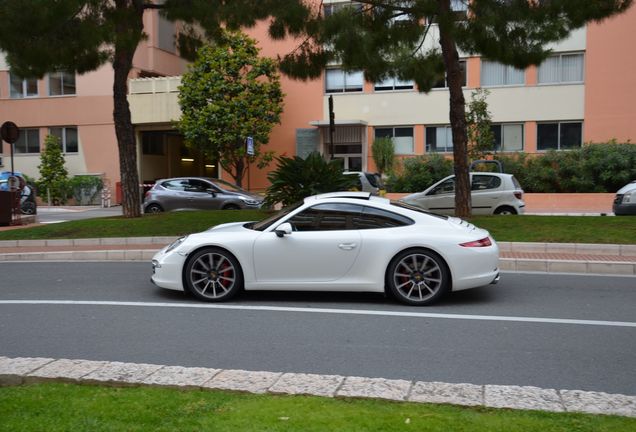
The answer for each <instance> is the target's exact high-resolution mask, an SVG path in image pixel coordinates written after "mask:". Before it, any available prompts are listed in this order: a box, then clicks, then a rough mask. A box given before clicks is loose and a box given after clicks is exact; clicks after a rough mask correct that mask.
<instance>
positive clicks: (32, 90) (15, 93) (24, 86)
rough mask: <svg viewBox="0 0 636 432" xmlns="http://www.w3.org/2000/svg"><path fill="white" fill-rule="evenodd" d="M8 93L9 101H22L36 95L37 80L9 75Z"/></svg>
mask: <svg viewBox="0 0 636 432" xmlns="http://www.w3.org/2000/svg"><path fill="white" fill-rule="evenodd" d="M9 87H10V89H9V93H10V97H11V99H22V98H28V97H35V96H37V95H38V80H36V79H35V78H28V79H23V78H20V77H18V76H16V75H15V74H9Z"/></svg>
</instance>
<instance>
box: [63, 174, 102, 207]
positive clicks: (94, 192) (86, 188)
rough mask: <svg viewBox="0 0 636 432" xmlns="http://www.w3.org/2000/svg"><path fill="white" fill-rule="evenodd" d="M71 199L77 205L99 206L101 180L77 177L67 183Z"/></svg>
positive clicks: (90, 176) (91, 177) (93, 177)
mask: <svg viewBox="0 0 636 432" xmlns="http://www.w3.org/2000/svg"><path fill="white" fill-rule="evenodd" d="M69 186H70V189H71V190H72V192H73V198H75V202H76V203H77V204H78V205H95V204H99V201H100V199H101V197H100V192H101V191H102V188H103V184H102V179H101V178H100V177H97V176H92V175H77V176H75V177H73V178H72V179H71V181H70V182H69Z"/></svg>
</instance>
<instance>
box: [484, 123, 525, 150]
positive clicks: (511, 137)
mask: <svg viewBox="0 0 636 432" xmlns="http://www.w3.org/2000/svg"><path fill="white" fill-rule="evenodd" d="M490 130H492V133H493V135H494V137H495V149H496V150H497V151H502V152H515V151H522V150H523V125H522V124H493V125H491V126H490Z"/></svg>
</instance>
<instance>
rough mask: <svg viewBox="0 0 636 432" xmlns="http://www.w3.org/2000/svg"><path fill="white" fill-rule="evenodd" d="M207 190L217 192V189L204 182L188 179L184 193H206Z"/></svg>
mask: <svg viewBox="0 0 636 432" xmlns="http://www.w3.org/2000/svg"><path fill="white" fill-rule="evenodd" d="M208 189H212V190H214V191H215V192H218V191H219V190H218V189H217V188H215V187H214V186H212V185H211V184H210V183H208V182H206V181H204V180H199V179H189V180H188V186H186V189H185V191H186V192H207V190H208Z"/></svg>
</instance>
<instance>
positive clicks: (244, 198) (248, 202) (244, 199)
mask: <svg viewBox="0 0 636 432" xmlns="http://www.w3.org/2000/svg"><path fill="white" fill-rule="evenodd" d="M239 199H240V200H241V201H243V202H244V203H245V204H247V205H259V204H260V203H261V202H260V201H256V200H254V199H251V198H246V197H239Z"/></svg>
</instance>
